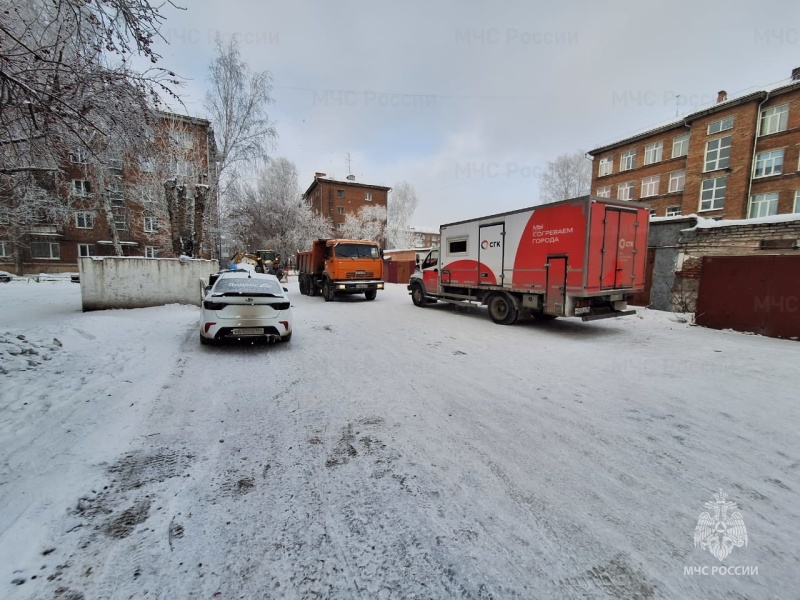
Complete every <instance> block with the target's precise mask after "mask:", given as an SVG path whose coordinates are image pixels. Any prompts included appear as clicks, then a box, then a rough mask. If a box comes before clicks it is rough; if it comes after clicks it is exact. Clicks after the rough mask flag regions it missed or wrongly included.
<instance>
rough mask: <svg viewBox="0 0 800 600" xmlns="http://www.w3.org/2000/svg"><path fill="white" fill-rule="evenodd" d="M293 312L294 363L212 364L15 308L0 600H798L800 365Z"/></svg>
mask: <svg viewBox="0 0 800 600" xmlns="http://www.w3.org/2000/svg"><path fill="white" fill-rule="evenodd" d="M289 288H290V291H292V295H293V305H294V316H295V332H294V336H293V339H292V341H291V342H290V343H289V344H277V345H253V346H251V345H238V346H237V345H233V346H231V345H228V346H222V347H205V346H201V345H200V343H199V340H198V332H197V329H196V321H197V318H198V315H199V309H197V308H196V307H191V306H176V305H173V306H165V307H160V308H148V309H139V310H112V311H101V312H93V313H85V314H84V313H82V312H81V310H80V290H79V286H78V285H76V284H72V283H69V282H65V281H43V282H40V283H33V282H28V283H26V282H22V281H13V282H11V283H8V284H0V367H2V372H0V398H1V399H0V457H1V458H2V463H1V464H0V507H2V511H1V512H0V568H2V578H0V597H2V598H54V597H55V598H62V599H64V598H68V599H71V600H77V599H79V598H85V599H86V600H89V599H94V598H103V599H105V598H140V597H152V598H170V599H172V598H233V597H236V598H255V597H258V598H262V597H267V598H268V597H288V598H308V597H322V598H414V597H415V598H447V597H467V598H492V597H493V598H509V597H518V598H573V597H574V598H676V599H684V598H794V597H797V594H798V589H800V502H798V490H800V442H798V424H800V414H798V413H799V412H800V408H798V404H800V403H799V402H798V382H799V381H800V370H798V364H800V360H799V359H800V346H798V343H797V342H792V341H785V340H776V339H768V338H762V337H758V336H752V335H743V334H739V333H732V332H720V331H713V330H707V329H702V328H699V327H693V326H691V325H690V324H687V323H682V322H679V321H678V320H677V319H676V318H675V316H674V315H671V314H668V313H658V312H652V311H646V310H642V311H640V313H639V315H638V316H636V317H626V318H623V319H616V320H606V321H599V322H595V323H582V322H580V321H576V320H556V321H551V322H544V323H524V324H518V325H514V326H510V327H502V326H498V325H495V324H493V323H492V322H491V321H490V320H489V319H488V317H487V316H486V314H485V310H477V309H476V310H466V311H465V310H458V311H456V310H454V309H452V308H451V307H449V306H446V305H435V306H431V307H427V308H424V309H420V308H416V307H414V306H413V305H412V303H411V301H410V299H409V297H408V296H407V292H406V290H405V289H404V286H401V285H390V286H389V289H387V290H385V291H384V292H382V293H379V295H378V299H377V300H376V301H374V302H366V301H364V300H363V299H362V298H352V299H345V300H341V301H337V302H334V303H325V302H324V301H323V300H322V299H321V298H319V297H316V298H309V297H306V296H301V295H300V294H298V293H297V285H296V282H295V281H294V280H292V281H291V282H290V284H289ZM720 489H722V490H724V491H725V492H726V493H727V494H728V500H731V501H733V502H736V504H737V506H738V509H737V510H738V511H739V512H740V513H741V515H742V519H743V522H744V525H745V526H746V529H747V535H748V539H747V545H746V546H742V547H734V548H733V549H732V552H731V553H730V555H729V556H727V558H725V559H724V560H723V561H719V560H718V559H717V558H715V557H714V556H712V554H711V553H710V552H709V551H707V550H704V549H702V548H698V547H695V545H694V535H695V527H696V525H697V523H698V518H699V516H700V514H701V513H703V512H710V513H712V514H713V510H712V509H710V508H707V507H705V506H704V505H705V504H706V503H707V502H710V501H713V500H714V494H716V493H717V492H718V491H719V490H720ZM730 512H731V511H729V513H728V514H730ZM704 567H707V568H704ZM719 567H725V569H724V572H725V573H726V574H724V575H723V574H720V569H719ZM712 568H714V569H715V570H714V571H712ZM704 572H705V574H704ZM687 573H691V574H687ZM745 573H747V574H745Z"/></svg>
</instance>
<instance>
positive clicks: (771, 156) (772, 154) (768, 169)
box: [753, 150, 783, 177]
mask: <svg viewBox="0 0 800 600" xmlns="http://www.w3.org/2000/svg"><path fill="white" fill-rule="evenodd" d="M781 173H783V150H770V151H769V152H761V153H759V154H756V164H755V169H754V171H753V177H768V176H769V175H780V174H781Z"/></svg>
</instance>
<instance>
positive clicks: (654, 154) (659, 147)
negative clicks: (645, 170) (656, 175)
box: [644, 142, 664, 165]
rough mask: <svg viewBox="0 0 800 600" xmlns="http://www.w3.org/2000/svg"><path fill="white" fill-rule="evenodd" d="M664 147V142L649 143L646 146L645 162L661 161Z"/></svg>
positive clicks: (650, 163) (649, 163) (647, 163)
mask: <svg viewBox="0 0 800 600" xmlns="http://www.w3.org/2000/svg"><path fill="white" fill-rule="evenodd" d="M663 149H664V142H655V143H653V144H647V146H645V147H644V164H646V165H652V164H653V163H657V162H661V154H662V151H663Z"/></svg>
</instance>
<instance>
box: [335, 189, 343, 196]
mask: <svg viewBox="0 0 800 600" xmlns="http://www.w3.org/2000/svg"><path fill="white" fill-rule="evenodd" d="M336 197H337V198H344V190H336Z"/></svg>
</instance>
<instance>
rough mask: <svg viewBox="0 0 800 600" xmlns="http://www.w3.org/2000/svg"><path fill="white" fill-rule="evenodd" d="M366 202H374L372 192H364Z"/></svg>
mask: <svg viewBox="0 0 800 600" xmlns="http://www.w3.org/2000/svg"><path fill="white" fill-rule="evenodd" d="M364 200H366V201H367V202H372V192H364Z"/></svg>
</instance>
